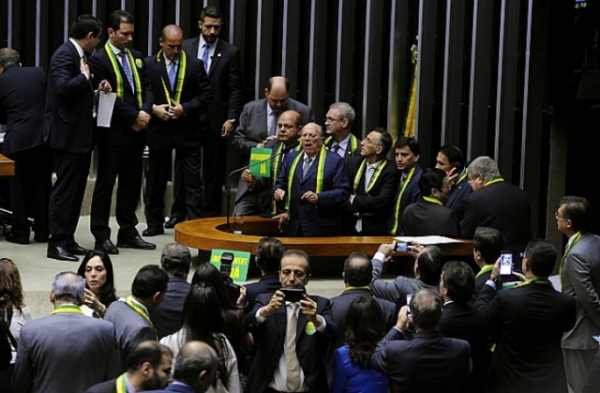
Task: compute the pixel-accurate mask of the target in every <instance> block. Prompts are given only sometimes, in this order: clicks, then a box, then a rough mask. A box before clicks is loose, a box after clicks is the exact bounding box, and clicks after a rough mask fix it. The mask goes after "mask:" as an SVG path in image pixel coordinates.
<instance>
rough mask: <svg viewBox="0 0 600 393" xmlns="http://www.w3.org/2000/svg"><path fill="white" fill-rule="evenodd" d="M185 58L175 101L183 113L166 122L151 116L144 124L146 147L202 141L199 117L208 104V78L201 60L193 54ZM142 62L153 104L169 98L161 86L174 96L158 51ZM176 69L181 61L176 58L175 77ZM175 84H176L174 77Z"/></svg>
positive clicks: (185, 145) (186, 145)
mask: <svg viewBox="0 0 600 393" xmlns="http://www.w3.org/2000/svg"><path fill="white" fill-rule="evenodd" d="M186 60H187V61H186V62H187V65H186V70H185V75H184V77H183V87H182V90H181V99H180V100H179V101H180V102H179V104H181V106H182V107H183V110H184V111H185V115H184V116H182V117H180V118H179V119H177V120H173V119H171V120H167V121H163V120H161V119H159V118H158V117H156V116H154V115H153V116H152V120H151V122H150V124H149V125H148V146H149V147H150V148H152V149H170V148H177V149H193V148H198V147H199V146H200V143H201V142H202V135H201V129H200V117H201V116H203V115H204V113H205V112H206V110H207V109H208V107H209V105H210V103H211V97H212V93H211V89H210V81H209V79H208V76H207V75H206V72H205V71H204V65H203V64H202V61H201V60H198V59H196V57H195V56H187V57H186ZM144 62H145V63H146V73H147V74H148V79H149V80H150V86H151V87H152V91H153V92H154V104H155V105H164V104H168V103H169V100H168V97H167V94H166V92H165V89H164V86H166V87H167V89H168V93H169V95H170V96H171V97H174V96H175V92H174V89H173V88H171V85H170V83H169V75H168V74H167V68H166V66H165V58H164V56H163V55H162V52H161V53H159V55H156V56H150V57H147V58H146V59H145V60H144ZM180 68H181V62H180V61H179V66H178V70H177V71H178V74H177V76H179V72H180ZM163 81H164V85H163ZM175 83H176V84H177V78H176V82H175ZM150 113H152V112H150Z"/></svg>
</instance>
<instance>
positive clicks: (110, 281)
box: [77, 250, 117, 307]
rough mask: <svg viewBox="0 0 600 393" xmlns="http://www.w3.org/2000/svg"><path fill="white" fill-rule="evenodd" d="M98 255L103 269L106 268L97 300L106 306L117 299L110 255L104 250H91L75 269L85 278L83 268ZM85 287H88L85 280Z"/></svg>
mask: <svg viewBox="0 0 600 393" xmlns="http://www.w3.org/2000/svg"><path fill="white" fill-rule="evenodd" d="M94 257H98V258H100V260H101V261H102V265H104V270H106V282H105V283H104V285H103V286H102V288H100V293H99V294H98V300H100V303H102V304H104V305H105V306H106V307H108V306H109V305H110V304H111V303H112V302H114V301H115V300H117V295H116V289H115V274H114V271H113V264H112V261H111V260H110V256H109V255H108V254H107V253H105V252H104V251H98V250H93V251H90V252H88V253H87V254H86V256H85V257H84V258H83V261H81V264H79V268H78V269H77V274H79V275H80V276H81V277H83V278H84V279H85V268H86V266H87V263H88V262H89V261H90V259H92V258H94ZM85 287H86V288H87V289H90V286H89V285H88V283H87V281H86V283H85Z"/></svg>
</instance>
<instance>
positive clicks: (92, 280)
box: [77, 250, 117, 318]
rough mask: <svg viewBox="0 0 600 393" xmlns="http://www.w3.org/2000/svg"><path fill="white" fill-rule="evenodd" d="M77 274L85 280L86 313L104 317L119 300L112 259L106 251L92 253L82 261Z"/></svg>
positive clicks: (84, 309)
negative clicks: (107, 310) (108, 309)
mask: <svg viewBox="0 0 600 393" xmlns="http://www.w3.org/2000/svg"><path fill="white" fill-rule="evenodd" d="M77 274H79V275H80V276H81V277H83V278H85V287H86V289H85V299H84V306H83V311H84V313H85V314H87V315H91V316H94V317H96V318H102V317H104V313H105V312H106V309H107V308H108V306H109V305H110V304H111V303H112V302H114V301H115V300H117V295H116V290H115V276H114V271H113V264H112V261H111V260H110V257H109V256H108V254H107V253H105V252H104V251H97V250H94V251H90V252H89V253H87V255H86V256H85V257H84V258H83V261H81V264H80V265H79V269H77Z"/></svg>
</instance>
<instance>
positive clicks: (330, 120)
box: [325, 116, 344, 123]
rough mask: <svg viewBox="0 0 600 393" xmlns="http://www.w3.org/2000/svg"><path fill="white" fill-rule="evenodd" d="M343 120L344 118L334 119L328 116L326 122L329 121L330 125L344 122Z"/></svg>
mask: <svg viewBox="0 0 600 393" xmlns="http://www.w3.org/2000/svg"><path fill="white" fill-rule="evenodd" d="M342 120H344V118H341V119H334V118H333V117H329V116H327V117H326V118H325V121H328V122H330V123H331V122H332V121H342Z"/></svg>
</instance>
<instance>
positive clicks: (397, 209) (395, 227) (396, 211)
mask: <svg viewBox="0 0 600 393" xmlns="http://www.w3.org/2000/svg"><path fill="white" fill-rule="evenodd" d="M416 169H417V167H416V165H415V166H414V167H412V169H411V170H410V171H409V172H408V175H407V176H406V179H404V183H402V187H401V188H400V192H399V193H398V196H397V197H396V206H395V208H394V225H393V226H392V230H391V235H392V236H394V235H396V231H397V230H398V222H399V221H400V205H401V202H402V195H404V191H405V190H406V187H407V186H408V183H410V181H411V180H412V178H413V175H414V174H415V171H416Z"/></svg>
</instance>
